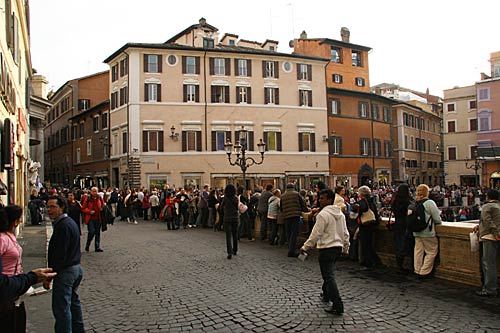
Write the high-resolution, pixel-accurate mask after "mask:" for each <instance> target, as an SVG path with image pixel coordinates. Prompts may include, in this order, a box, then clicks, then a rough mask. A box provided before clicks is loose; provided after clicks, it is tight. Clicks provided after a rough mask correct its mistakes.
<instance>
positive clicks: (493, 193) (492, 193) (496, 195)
mask: <svg viewBox="0 0 500 333" xmlns="http://www.w3.org/2000/svg"><path fill="white" fill-rule="evenodd" d="M486 195H487V196H488V198H490V199H491V200H498V198H499V193H498V191H497V190H495V189H494V188H492V189H491V190H488V192H486Z"/></svg>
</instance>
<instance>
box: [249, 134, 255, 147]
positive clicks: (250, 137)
mask: <svg viewBox="0 0 500 333" xmlns="http://www.w3.org/2000/svg"><path fill="white" fill-rule="evenodd" d="M253 146H254V136H253V132H248V150H250V151H254V148H253Z"/></svg>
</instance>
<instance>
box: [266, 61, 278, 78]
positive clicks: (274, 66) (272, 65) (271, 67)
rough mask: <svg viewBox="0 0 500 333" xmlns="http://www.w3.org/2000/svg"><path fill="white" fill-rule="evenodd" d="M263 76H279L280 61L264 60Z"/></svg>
mask: <svg viewBox="0 0 500 333" xmlns="http://www.w3.org/2000/svg"><path fill="white" fill-rule="evenodd" d="M262 76H263V77H265V78H276V79H277V78H278V77H279V74H278V62H277V61H265V60H264V61H262Z"/></svg>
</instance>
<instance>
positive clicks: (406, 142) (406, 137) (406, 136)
mask: <svg viewBox="0 0 500 333" xmlns="http://www.w3.org/2000/svg"><path fill="white" fill-rule="evenodd" d="M405 149H408V135H405Z"/></svg>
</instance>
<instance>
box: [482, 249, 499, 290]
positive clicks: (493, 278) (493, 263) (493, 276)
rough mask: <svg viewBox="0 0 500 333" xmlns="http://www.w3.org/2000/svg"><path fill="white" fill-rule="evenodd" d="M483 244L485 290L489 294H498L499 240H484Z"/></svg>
mask: <svg viewBox="0 0 500 333" xmlns="http://www.w3.org/2000/svg"><path fill="white" fill-rule="evenodd" d="M481 244H482V248H483V255H482V256H481V269H482V271H483V279H484V283H483V291H485V292H487V293H488V294H496V293H497V249H498V242H495V241H490V240H482V241H481Z"/></svg>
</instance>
